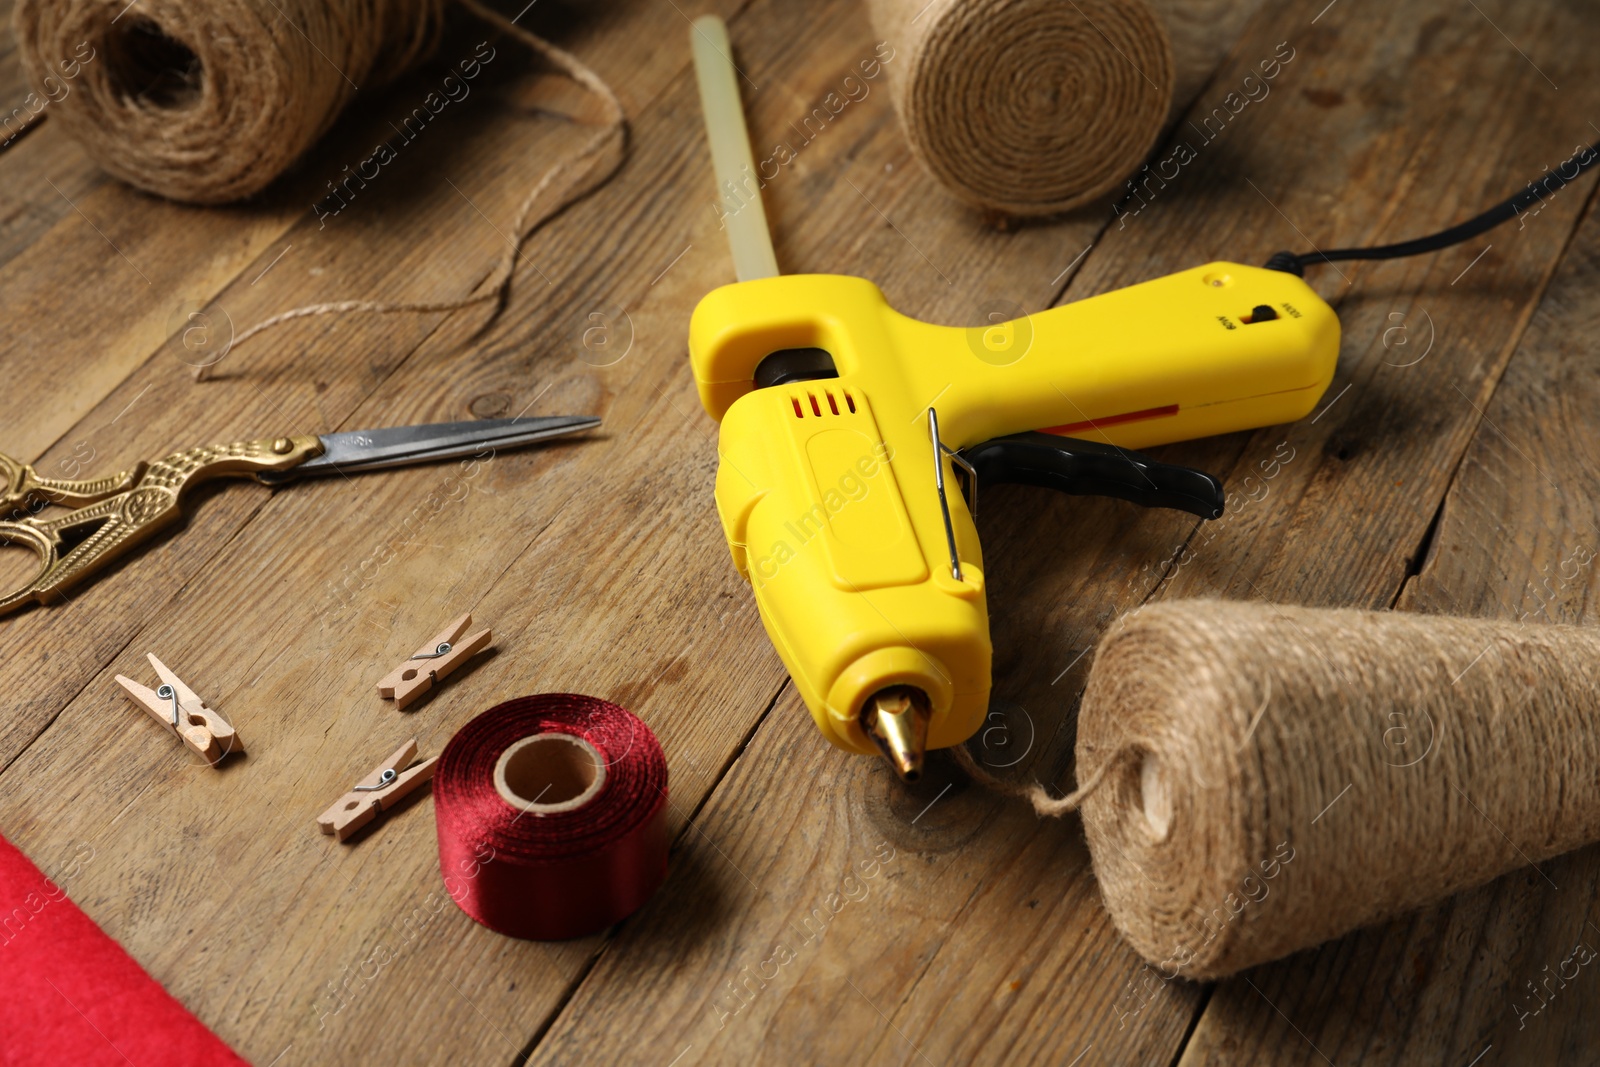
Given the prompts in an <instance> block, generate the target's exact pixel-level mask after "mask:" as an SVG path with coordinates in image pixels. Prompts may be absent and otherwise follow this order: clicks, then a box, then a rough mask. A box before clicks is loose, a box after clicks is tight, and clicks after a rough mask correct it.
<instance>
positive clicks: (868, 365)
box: [689, 17, 1339, 779]
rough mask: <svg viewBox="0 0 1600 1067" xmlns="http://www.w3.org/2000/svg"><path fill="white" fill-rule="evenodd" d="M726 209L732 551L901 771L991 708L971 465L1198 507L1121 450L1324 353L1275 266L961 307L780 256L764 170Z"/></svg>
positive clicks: (820, 676)
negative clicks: (784, 267) (909, 304)
mask: <svg viewBox="0 0 1600 1067" xmlns="http://www.w3.org/2000/svg"><path fill="white" fill-rule="evenodd" d="M692 40H693V43H694V47H695V64H696V68H697V72H698V77H699V82H700V92H701V102H702V105H703V107H704V109H705V112H706V120H707V127H708V130H709V133H710V140H711V148H712V155H713V161H714V163H715V166H716V171H717V175H718V185H719V188H720V189H728V188H734V187H737V184H738V183H739V182H740V180H741V179H742V178H744V177H745V176H747V175H748V174H750V173H753V171H752V170H751V169H750V168H751V156H750V148H749V141H748V137H747V134H746V131H745V128H744V117H743V114H742V111H741V109H740V106H739V98H738V87H737V85H736V84H735V82H734V73H733V68H732V63H731V60H730V59H729V58H728V57H729V56H730V54H731V47H730V45H729V42H728V38H727V33H726V30H725V29H724V28H723V26H722V23H721V22H720V20H717V19H715V18H709V17H708V18H704V19H701V20H699V21H697V22H696V24H695V27H694V32H693V37H692ZM729 183H734V184H732V185H730V184H729ZM725 225H726V226H727V228H728V231H729V236H730V240H731V242H732V245H733V251H734V261H735V267H736V269H737V274H738V277H739V281H738V283H737V284H733V285H727V286H723V287H722V288H720V289H717V290H715V291H714V292H712V293H711V294H710V295H708V296H706V297H705V299H703V300H702V301H701V302H700V305H699V307H697V308H696V309H695V312H694V317H693V320H692V322H691V325H690V330H689V350H690V358H691V361H692V364H693V368H694V376H695V381H696V384H697V385H698V387H699V393H700V399H701V402H702V403H703V404H704V406H705V409H706V411H707V412H708V413H709V414H710V415H711V416H712V418H715V419H718V420H720V422H721V424H722V429H721V443H720V446H719V450H720V453H721V463H720V467H719V470H718V472H717V488H716V498H717V508H718V511H719V512H720V514H721V517H722V524H723V529H724V531H725V533H726V534H727V539H728V544H729V546H730V547H731V548H732V550H733V560H734V564H735V566H737V567H738V569H739V573H740V574H741V575H743V576H744V577H745V579H746V580H748V581H749V582H750V584H751V587H752V588H753V589H754V591H755V597H756V604H757V606H758V607H759V609H760V613H761V619H762V622H763V623H764V625H765V626H766V630H767V633H768V635H769V636H770V637H771V638H772V643H773V645H774V646H776V648H777V650H778V654H779V656H781V657H782V659H783V662H784V665H785V666H787V667H788V669H789V673H790V675H791V676H792V677H793V679H794V682H795V685H796V686H797V687H798V689H799V691H800V695H801V696H802V697H803V698H804V700H805V702H806V705H807V706H808V707H809V708H810V709H811V714H812V717H813V718H814V719H815V720H816V723H817V726H818V728H820V729H821V730H822V732H823V734H824V736H826V737H827V738H828V740H830V741H832V742H833V743H834V744H836V745H839V746H841V747H843V748H846V749H850V750H853V751H857V752H865V753H871V752H872V751H874V749H877V750H879V751H881V752H882V753H883V754H884V755H885V756H887V757H888V758H889V760H890V762H891V763H892V764H893V765H894V767H895V769H896V770H897V771H898V772H899V773H900V775H901V776H902V777H904V778H907V779H910V778H913V777H915V776H916V775H917V774H918V773H919V772H920V769H921V763H922V756H923V752H924V750H925V749H926V748H928V747H932V748H942V747H947V746H951V745H957V744H960V743H962V742H963V741H965V740H966V739H967V738H969V737H970V736H972V734H973V733H975V732H976V731H977V730H978V728H979V726H980V725H981V724H982V723H983V721H984V715H985V713H986V711H987V708H988V701H989V686H990V682H989V669H990V652H991V650H990V644H989V620H988V613H987V609H986V606H985V599H984V574H983V556H982V553H981V551H980V548H979V545H978V534H977V529H976V527H975V526H974V524H973V513H974V510H975V507H976V497H977V493H978V490H979V488H980V487H982V486H986V485H992V484H996V483H1001V482H1022V483H1027V484H1033V485H1041V486H1048V487H1053V488H1056V489H1061V490H1064V491H1066V492H1069V493H1076V494H1103V495H1108V496H1115V497H1120V498H1122V499H1126V500H1131V501H1133V502H1135V503H1138V504H1143V505H1147V506H1163V507H1176V508H1182V509H1184V510H1187V511H1191V512H1194V513H1195V514H1198V515H1201V516H1204V517H1207V518H1215V517H1216V516H1217V515H1220V514H1221V513H1222V498H1223V493H1222V487H1221V485H1220V483H1218V482H1217V481H1216V479H1214V478H1212V477H1211V476H1209V475H1207V474H1203V473H1201V472H1199V471H1194V470H1190V469H1188V468H1183V467H1175V466H1171V465H1169V464H1163V463H1157V462H1155V461H1153V460H1150V459H1147V458H1145V457H1143V456H1140V455H1138V454H1137V453H1131V452H1128V451H1125V449H1127V448H1139V447H1144V446H1148V445H1155V444H1161V443H1164V442H1168V441H1181V440H1185V439H1188V438H1193V437H1201V436H1205V435H1208V434H1219V433H1228V432H1231V431H1234V430H1244V429H1250V428H1253V427H1258V426H1268V425H1273V424H1276V423H1283V422H1290V421H1292V420H1295V419H1298V418H1300V417H1302V416H1304V415H1305V414H1307V413H1308V412H1310V411H1311V410H1312V408H1313V407H1314V405H1315V404H1316V402H1317V400H1318V398H1319V397H1321V396H1322V394H1323V391H1324V390H1325V389H1326V388H1327V386H1328V383H1329V382H1330V381H1331V380H1332V377H1333V371H1334V364H1335V362H1336V360H1337V357H1338V352H1339V320H1338V318H1337V316H1336V315H1335V314H1334V312H1333V310H1332V309H1331V308H1330V307H1328V305H1327V304H1325V303H1324V302H1323V301H1322V300H1321V299H1320V298H1319V297H1318V296H1317V295H1316V293H1315V292H1313V291H1312V290H1311V288H1310V287H1309V286H1308V285H1306V283H1305V282H1304V281H1303V280H1302V279H1301V278H1300V277H1298V276H1296V275H1295V274H1293V273H1288V272H1284V271H1280V270H1267V269H1263V268H1258V267H1247V266H1241V265H1239V264H1236V263H1211V264H1208V265H1206V266H1203V267H1197V268H1195V269H1193V270H1188V271H1184V272H1182V273H1180V274H1174V275H1170V276H1168V277H1165V278H1158V279H1156V280H1154V281H1150V282H1145V283H1143V284H1141V285H1135V286H1131V287H1129V288H1126V289H1121V290H1118V291H1116V292H1111V293H1106V294H1104V295H1101V296H1096V297H1092V298H1090V299H1087V300H1082V301H1079V302H1077V303H1074V304H1069V305H1067V306H1064V307H1060V308H1056V309H1054V310H1051V311H1047V312H1044V313H1041V314H1037V315H1029V316H1026V317H1024V318H1021V319H1018V320H1016V321H1013V322H1006V323H1001V324H992V325H989V326H985V327H980V328H975V329H961V328H956V327H947V326H934V325H930V324H928V323H924V322H919V321H917V320H915V319H911V318H907V317H906V316H904V315H901V314H899V313H898V312H896V311H895V310H894V309H893V308H891V307H890V306H889V305H888V303H887V302H886V300H885V299H884V296H883V293H882V292H880V291H879V289H878V288H877V286H875V285H873V284H872V283H871V282H869V281H865V280H863V279H861V278H853V277H843V276H838V275H791V276H787V277H783V276H779V275H778V271H777V263H776V258H775V256H774V254H773V250H772V245H771V238H770V235H769V233H768V230H767V225H766V219H765V215H764V212H763V209H762V205H761V201H760V197H759V194H757V195H755V196H753V197H752V198H751V199H749V200H748V201H747V202H745V203H743V204H742V205H741V206H740V207H739V209H738V210H737V211H733V212H730V213H729V214H727V215H726V217H725ZM1040 428H1048V429H1049V431H1050V432H1049V433H1036V432H1028V431H1036V430H1038V429H1040ZM1113 446H1114V447H1113ZM958 483H959V484H958Z"/></svg>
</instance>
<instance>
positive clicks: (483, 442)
mask: <svg viewBox="0 0 1600 1067" xmlns="http://www.w3.org/2000/svg"><path fill="white" fill-rule="evenodd" d="M599 425H600V420H599V419H598V418H595V417H594V416H591V415H556V416H550V417H545V418H534V419H529V418H518V419H474V420H472V421H470V422H438V423H432V424H430V425H425V426H396V427H392V428H390V429H386V430H356V431H352V432H350V433H332V434H324V435H322V438H321V441H322V449H323V451H322V455H320V456H318V457H317V458H315V459H311V460H307V461H306V462H304V463H302V464H300V466H298V467H293V468H291V469H289V470H286V471H273V472H269V473H265V474H263V475H260V476H259V477H260V479H261V481H263V482H265V483H266V484H268V485H279V484H282V483H283V482H287V481H291V480H293V479H295V478H302V477H311V476H313V475H319V474H323V475H325V474H341V473H343V474H349V473H353V472H355V471H369V470H381V469H383V468H386V467H403V466H407V465H409V464H412V463H429V462H432V461H433V460H439V459H455V458H458V457H461V456H477V455H483V454H485V453H488V452H492V451H495V450H498V449H502V448H521V447H522V446H523V445H529V444H533V443H534V442H536V441H543V440H546V439H548V438H551V437H560V436H562V435H563V434H569V433H581V432H582V431H584V430H592V429H594V428H595V427H596V426H599Z"/></svg>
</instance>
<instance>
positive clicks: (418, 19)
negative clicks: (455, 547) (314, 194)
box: [14, 0, 626, 378]
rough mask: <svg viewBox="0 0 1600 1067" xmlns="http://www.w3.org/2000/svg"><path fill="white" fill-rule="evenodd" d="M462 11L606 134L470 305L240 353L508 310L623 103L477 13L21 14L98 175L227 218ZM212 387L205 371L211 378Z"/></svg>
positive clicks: (298, 1) (314, 0) (77, 3)
mask: <svg viewBox="0 0 1600 1067" xmlns="http://www.w3.org/2000/svg"><path fill="white" fill-rule="evenodd" d="M452 5H459V6H460V7H461V8H463V9H464V10H466V11H467V12H469V13H471V14H472V15H474V16H476V17H477V18H479V19H481V20H482V21H484V22H485V23H487V24H489V25H490V26H492V27H493V28H494V29H495V30H497V31H499V32H500V33H503V34H506V35H507V36H509V37H511V38H512V39H514V40H516V41H517V42H519V43H521V44H523V45H524V46H526V47H527V48H528V49H529V50H531V51H533V52H534V53H535V54H537V55H539V56H540V57H542V58H543V59H544V60H545V61H546V62H548V63H549V64H550V65H551V66H553V67H554V68H555V69H556V70H558V71H559V72H561V73H562V74H564V75H565V76H567V77H569V78H571V79H572V80H574V81H576V82H577V83H578V84H580V85H582V86H583V87H584V88H586V89H587V90H589V91H590V92H591V93H593V94H594V95H595V96H596V97H597V98H598V99H599V101H600V104H601V109H602V111H603V114H604V123H605V125H604V128H603V129H602V130H601V131H600V132H599V133H598V134H597V135H596V136H595V137H594V138H593V139H592V140H591V141H590V142H589V143H588V144H587V145H586V146H585V147H584V148H583V149H582V150H581V151H580V152H578V153H577V155H576V156H574V157H572V158H567V159H561V160H556V161H553V162H552V163H550V164H549V165H548V166H547V167H546V168H545V169H544V170H543V172H542V174H541V175H540V176H539V178H538V180H537V181H536V182H532V183H530V184H531V187H530V189H529V191H528V193H527V194H526V195H525V196H524V198H523V199H522V202H521V203H520V205H519V207H518V208H517V211H516V214H515V215H514V216H513V218H512V219H511V220H510V224H509V230H508V232H510V233H512V234H514V235H515V240H514V241H513V242H510V243H509V245H508V247H507V248H506V250H505V251H504V252H503V253H502V254H501V256H500V258H499V261H498V263H497V264H496V266H495V267H494V269H493V271H492V272H491V273H490V275H489V277H488V279H487V280H485V281H484V282H483V283H482V284H481V285H478V286H477V287H476V288H475V289H474V291H473V292H472V293H471V294H470V295H468V296H464V297H459V298H447V299H440V300H427V301H403V302H385V301H371V300H344V301H337V302H330V303H319V304H312V305H309V306H306V307H301V308H295V309H293V310H290V311H286V312H282V313H280V314H277V315H274V316H272V317H271V318H269V319H266V320H265V321H263V322H260V323H257V324H256V325H254V326H252V327H251V328H250V329H248V330H245V331H244V332H242V333H240V334H239V335H238V336H237V337H235V338H234V339H233V342H232V347H233V348H234V349H237V348H238V347H239V346H240V345H241V344H243V343H244V342H245V341H246V340H247V339H249V338H250V337H253V336H255V335H256V334H258V333H260V332H262V331H263V330H266V329H270V328H272V327H275V326H278V325H281V324H282V323H284V322H288V321H291V320H293V319H297V318H304V317H306V316H310V315H326V314H348V313H352V312H375V313H394V312H447V311H454V310H458V309H460V308H464V307H469V306H472V305H475V304H485V303H491V302H495V303H496V305H497V308H498V302H500V301H502V300H503V298H504V295H505V291H506V289H507V287H508V286H509V285H510V281H511V276H512V274H513V272H514V270H515V267H516V262H517V256H518V254H519V249H520V245H521V242H522V241H524V240H526V238H527V237H528V235H529V234H531V233H532V232H533V231H534V230H535V229H537V227H538V226H539V225H540V224H541V223H542V222H544V221H545V220H547V219H549V218H551V217H552V216H554V215H555V214H556V213H557V212H559V211H560V210H561V209H562V208H564V207H565V206H567V205H568V204H570V203H572V202H573V201H575V200H577V199H579V198H580V197H582V196H584V195H586V194H587V193H589V192H591V191H592V190H594V189H595V188H597V187H598V186H599V185H601V184H602V183H604V182H605V180H606V179H607V178H609V177H610V176H611V174H612V173H614V172H615V171H616V169H617V167H618V166H620V164H621V161H622V159H623V156H624V154H625V150H626V125H625V116H624V113H623V110H622V104H621V102H620V101H619V100H618V99H617V96H616V94H615V93H614V92H613V91H612V90H611V88H610V87H609V86H608V85H607V84H606V83H605V82H604V81H603V80H602V79H601V78H600V77H599V76H598V75H597V74H595V72H594V71H593V70H591V69H590V68H589V67H588V66H587V65H585V64H584V63H583V62H582V61H581V60H579V59H578V58H577V57H576V56H573V55H572V54H570V53H568V52H566V51H564V50H562V49H560V48H557V47H556V46H555V45H552V44H550V43H549V42H548V41H545V40H543V39H542V38H540V37H538V36H536V35H534V34H532V33H529V32H528V31H527V30H524V29H522V28H521V27H520V26H517V25H516V24H514V23H513V22H511V21H510V20H509V19H507V18H506V17H505V16H503V15H501V14H499V13H498V12H496V11H493V10H491V9H490V8H487V7H485V6H483V5H482V4H481V3H479V2H478V0H342V2H339V3H331V2H328V0H139V2H138V3H137V5H135V4H129V3H128V2H127V0H18V3H17V8H16V13H15V19H14V21H15V29H16V35H17V45H18V51H19V53H20V55H21V57H22V64H23V67H24V69H25V70H26V72H27V74H28V76H29V80H30V81H31V82H32V83H33V85H34V86H35V88H36V90H37V91H38V92H39V93H40V94H41V95H42V96H44V97H47V98H49V100H50V104H49V108H48V114H49V116H50V120H51V121H52V122H59V123H60V124H61V126H62V127H63V128H65V129H66V130H67V132H68V133H69V134H70V135H71V136H72V137H73V138H74V139H76V140H77V141H79V142H80V143H81V144H82V145H83V146H84V149H85V150H86V151H87V152H88V154H89V156H90V157H91V158H92V159H93V160H94V161H95V162H96V163H98V164H99V165H100V166H101V167H102V168H104V169H105V170H106V171H108V172H109V173H111V174H113V175H115V176H116V177H118V178H121V179H122V180H124V181H126V182H128V183H129V184H130V185H133V186H136V187H137V188H140V189H144V190H146V191H147V192H151V193H155V194H157V195H159V196H164V197H167V198H169V199H172V200H178V201H183V202H185V203H192V204H218V203H223V202H227V201H233V200H239V199H243V198H245V197H248V196H251V195H252V194H254V193H257V192H260V191H261V190H262V189H264V188H266V186H267V185H269V184H270V183H271V182H272V181H273V180H274V179H276V178H277V177H278V176H279V175H281V174H282V173H283V172H284V171H286V170H287V169H288V168H289V167H290V166H291V165H292V164H293V163H294V162H295V161H296V160H298V159H299V158H300V157H301V156H302V155H303V154H304V153H305V152H306V150H307V149H309V148H310V147H311V145H312V144H313V143H315V141H316V140H317V138H318V137H319V136H321V135H322V133H323V132H324V131H325V130H327V128H328V127H329V126H330V125H332V124H333V122H334V120H335V119H337V118H338V116H339V113H340V111H341V110H342V109H343V108H344V106H345V105H346V104H347V103H349V102H350V100H351V98H352V97H353V96H355V94H356V93H357V92H358V91H359V90H368V89H371V88H373V87H374V86H377V85H380V84H382V83H383V82H385V81H389V80H391V79H393V78H395V77H398V76H399V75H400V74H403V73H405V72H406V71H407V70H409V69H411V68H412V67H414V66H416V65H417V64H418V63H420V62H421V61H422V60H424V59H426V58H428V57H429V56H430V55H431V54H432V53H433V52H434V50H435V48H436V46H437V45H438V42H439V38H440V35H441V31H442V28H443V25H444V19H445V14H446V12H447V10H448V9H449V8H450V7H451V6H452ZM85 57H88V58H87V59H86V58H85ZM69 71H70V74H68V72H69ZM64 77H66V78H68V79H69V84H67V85H66V91H65V92H63V91H62V88H61V86H62V79H63V78H64ZM52 85H54V86H55V91H51V88H52ZM206 374H207V368H205V367H201V368H198V370H197V372H196V377H197V378H204V377H206Z"/></svg>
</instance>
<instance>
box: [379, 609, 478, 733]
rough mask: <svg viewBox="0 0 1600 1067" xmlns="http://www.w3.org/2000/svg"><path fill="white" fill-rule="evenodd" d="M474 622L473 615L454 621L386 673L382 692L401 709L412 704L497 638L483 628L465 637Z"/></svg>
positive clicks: (381, 686)
mask: <svg viewBox="0 0 1600 1067" xmlns="http://www.w3.org/2000/svg"><path fill="white" fill-rule="evenodd" d="M471 625H472V616H471V615H470V614H469V615H463V616H461V618H459V619H457V620H456V621H455V622H452V623H451V624H450V625H449V626H448V627H447V628H446V629H445V630H444V631H443V632H442V633H440V634H438V635H437V636H436V637H434V639H433V640H432V641H429V642H428V643H427V644H426V645H423V646H422V647H421V648H419V649H418V650H417V651H416V653H415V654H414V655H412V657H411V658H410V659H408V660H406V661H405V662H404V663H402V664H400V666H398V667H396V668H395V669H394V670H392V671H390V672H389V673H388V674H387V675H385V676H384V679H383V681H381V682H379V683H378V693H379V695H380V696H383V697H385V698H387V699H392V700H393V701H394V705H395V707H396V708H398V709H400V710H401V711H404V710H406V708H408V707H410V706H411V705H412V704H413V703H415V702H416V701H417V700H418V699H419V698H420V697H421V696H422V695H423V694H424V693H426V692H427V691H428V690H430V689H432V688H433V683H434V682H437V681H440V680H442V679H443V678H445V677H446V676H447V675H449V674H450V672H451V671H453V670H455V669H456V668H457V667H459V666H461V664H463V663H465V662H466V661H467V660H468V659H470V658H471V657H472V656H474V655H476V654H477V653H478V652H479V651H481V650H482V649H483V648H485V647H486V646H487V645H488V644H489V642H490V641H491V640H493V639H494V635H493V634H492V633H490V632H489V631H488V630H479V631H478V632H477V633H475V634H473V635H472V636H471V637H467V638H463V637H462V636H461V635H462V634H464V633H466V631H467V627H469V626H471Z"/></svg>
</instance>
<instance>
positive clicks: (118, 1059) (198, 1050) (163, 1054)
mask: <svg viewBox="0 0 1600 1067" xmlns="http://www.w3.org/2000/svg"><path fill="white" fill-rule="evenodd" d="M130 1063H131V1064H135V1065H136V1067H157V1065H160V1064H183V1065H185V1067H213V1065H216V1067H224V1065H225V1067H240V1065H244V1064H245V1061H244V1060H242V1059H240V1058H239V1056H238V1055H237V1054H236V1053H234V1051H233V1050H232V1049H230V1048H229V1047H228V1046H227V1045H224V1044H223V1043H222V1041H221V1040H219V1039H218V1038H217V1036H216V1035H215V1034H213V1033H212V1032H211V1031H210V1030H207V1029H206V1028H205V1027H204V1026H202V1025H201V1024H200V1021H199V1020H197V1019H196V1018H195V1017H194V1016H193V1015H190V1014H189V1013H188V1012H187V1011H186V1010H184V1007H183V1005H182V1004H179V1003H178V1002H177V1001H176V1000H174V999H173V998H172V996H171V995H170V994H168V993H167V991H166V990H165V989H162V988H161V986H160V985H158V984H157V983H156V981H155V980H154V979H153V978H151V977H150V976H149V975H148V974H146V973H145V972H144V969H143V968H141V967H140V966H139V965H138V964H137V963H135V962H134V961H133V957H132V956H129V955H128V954H127V953H126V952H124V951H123V950H122V946H120V945H118V944H117V943H116V942H115V941H113V940H111V938H109V937H107V936H106V935H105V933H104V931H102V930H101V929H100V928H99V927H98V926H96V925H95V924H94V922H93V921H92V920H91V919H90V918H89V917H88V916H87V915H85V914H84V913H83V912H81V911H79V910H78V907H77V905H75V904H73V903H72V901H71V900H69V899H67V895H66V892H65V891H64V890H63V889H61V887H60V886H57V885H56V884H55V883H53V882H51V881H50V880H49V879H48V878H46V877H45V876H44V874H43V873H42V872H41V871H40V870H39V868H37V867H35V866H34V865H33V864H32V863H31V862H29V860H28V857H26V856H24V855H23V854H22V853H21V852H19V851H17V849H16V847H15V846H14V845H12V844H11V842H9V841H7V840H6V839H5V838H3V837H0V1065H4V1067H61V1065H63V1064H73V1065H75V1067H100V1065H101V1064H104V1065H106V1067H127V1065H128V1064H130Z"/></svg>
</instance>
